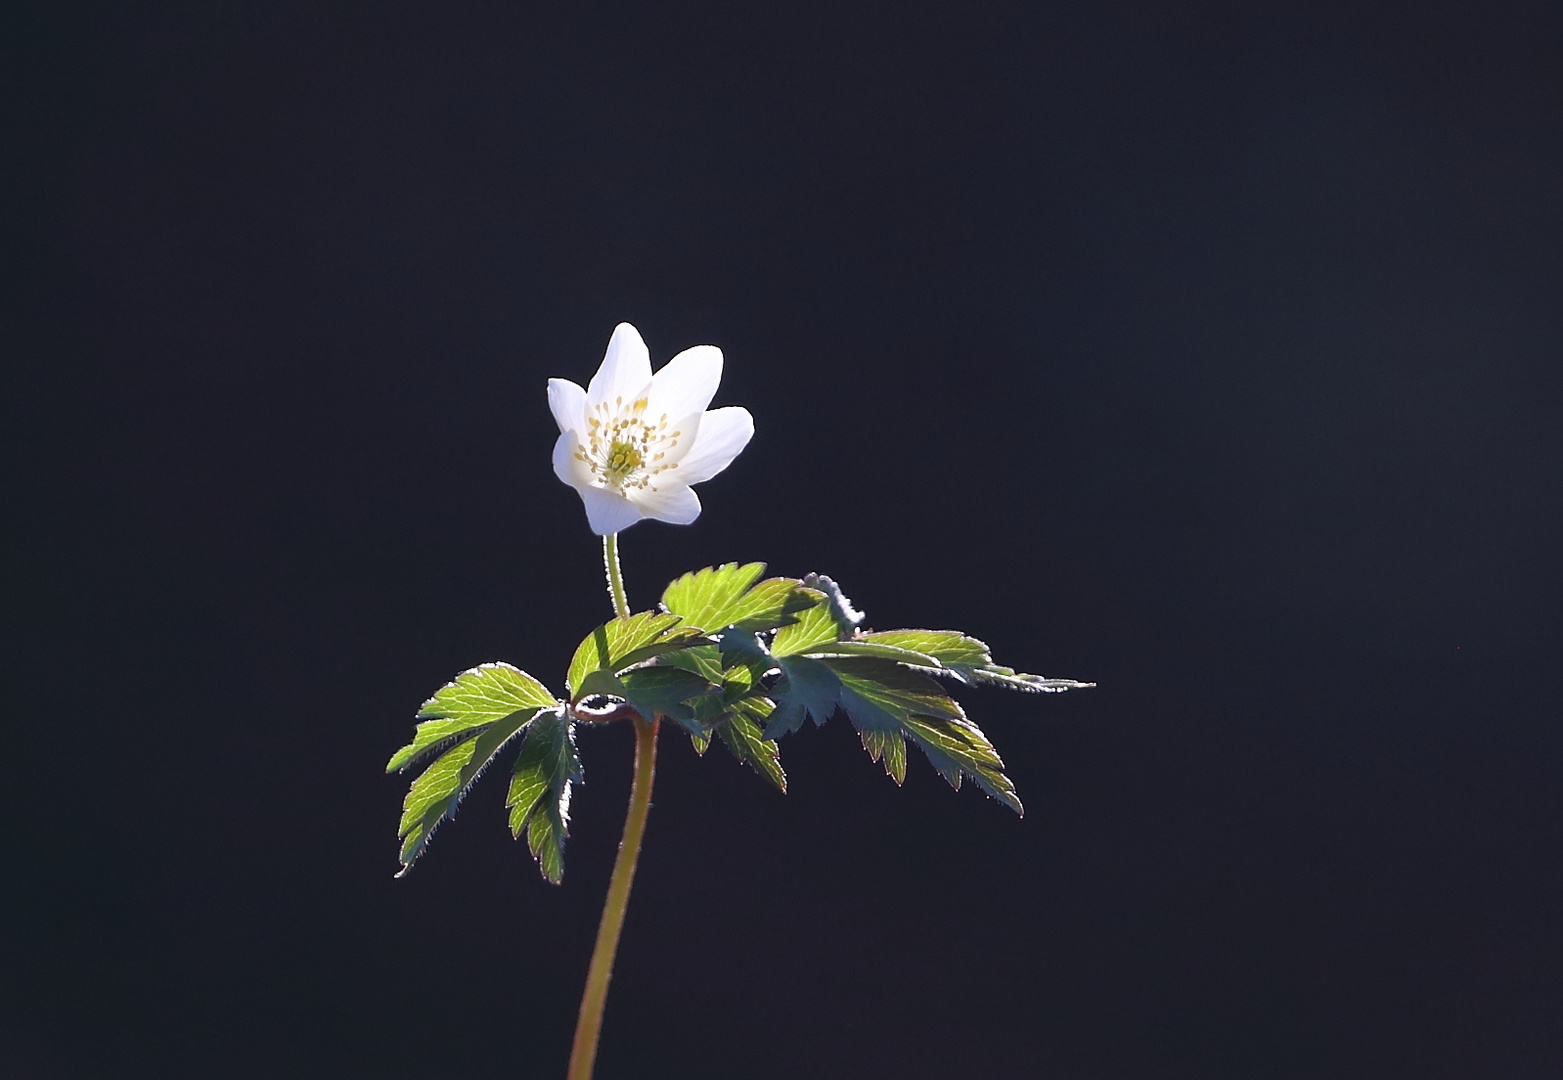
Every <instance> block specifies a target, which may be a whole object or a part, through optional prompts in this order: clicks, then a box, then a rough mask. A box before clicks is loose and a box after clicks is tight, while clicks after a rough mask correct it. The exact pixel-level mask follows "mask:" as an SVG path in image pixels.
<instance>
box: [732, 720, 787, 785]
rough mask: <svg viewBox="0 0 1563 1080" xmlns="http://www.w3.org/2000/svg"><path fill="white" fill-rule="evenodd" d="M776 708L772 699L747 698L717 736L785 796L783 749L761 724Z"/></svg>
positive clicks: (738, 757) (785, 775) (739, 758)
mask: <svg viewBox="0 0 1563 1080" xmlns="http://www.w3.org/2000/svg"><path fill="white" fill-rule="evenodd" d="M774 708H775V704H774V703H773V702H772V701H771V700H770V699H769V698H764V697H749V698H743V699H741V700H740V701H738V702H737V703H736V704H735V705H734V706H733V710H732V714H731V715H730V716H729V717H728V718H727V721H726V722H725V723H723V724H721V725H720V726H719V727H718V728H717V729H716V734H717V737H718V738H720V739H721V740H722V744H723V745H724V746H726V747H727V748H728V749H729V750H731V751H732V753H733V756H734V757H735V758H737V759H738V760H739V761H742V762H744V763H745V764H746V765H748V766H749V767H750V768H752V769H753V770H754V771H755V772H757V773H759V774H760V775H761V776H763V777H765V779H767V780H769V781H770V782H771V783H772V784H775V785H776V787H777V789H778V790H780V791H781V792H782V794H784V795H785V794H786V793H787V774H786V773H785V772H783V771H782V767H781V756H780V750H779V748H778V747H777V745H776V744H775V743H774V742H771V741H770V740H769V739H767V738H765V736H764V734H763V733H762V732H761V730H760V725H761V724H762V723H764V722H765V720H766V718H767V717H769V716H770V714H771V711H772V710H773V709H774Z"/></svg>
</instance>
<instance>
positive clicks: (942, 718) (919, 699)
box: [816, 656, 1021, 813]
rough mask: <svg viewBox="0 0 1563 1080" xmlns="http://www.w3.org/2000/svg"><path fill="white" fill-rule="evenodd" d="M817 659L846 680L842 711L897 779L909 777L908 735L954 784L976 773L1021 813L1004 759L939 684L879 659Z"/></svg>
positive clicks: (986, 786)
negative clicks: (903, 740) (907, 769)
mask: <svg viewBox="0 0 1563 1080" xmlns="http://www.w3.org/2000/svg"><path fill="white" fill-rule="evenodd" d="M816 663H819V664H822V665H824V666H826V667H829V668H830V670H831V671H832V672H833V673H834V674H835V675H836V677H837V678H838V679H839V680H840V681H841V691H840V695H839V697H840V702H841V708H842V711H843V712H845V713H846V714H847V716H848V718H849V719H851V721H852V723H853V726H855V727H856V728H857V729H858V733H859V736H860V737H861V739H862V741H863V747H864V749H866V750H867V751H868V753H869V756H870V757H872V758H873V759H874V760H876V761H879V760H883V761H884V763H885V771H886V772H888V773H889V774H890V775H891V777H892V778H894V779H895V781H896V783H900V782H901V781H902V780H903V779H904V778H905V776H906V749H905V745H904V743H903V742H902V739H903V737H904V738H905V739H908V740H910V741H911V742H913V743H915V744H916V745H917V747H918V748H919V749H920V750H922V751H923V753H924V754H926V755H927V756H928V760H929V761H931V762H932V763H933V766H934V768H935V769H937V770H938V771H939V773H940V775H942V776H943V777H944V778H945V779H946V780H948V781H949V782H950V785H951V786H952V787H955V788H957V789H959V788H960V786H961V777H962V776H970V777H971V778H972V779H973V780H974V781H975V782H976V783H977V785H978V786H979V787H981V788H982V790H984V791H986V792H987V793H988V794H989V795H991V796H993V797H994V798H995V799H998V800H999V801H1000V802H1002V803H1004V804H1005V805H1006V806H1008V807H1010V808H1011V809H1012V810H1014V811H1015V812H1016V813H1020V812H1021V805H1020V800H1019V799H1017V798H1016V797H1015V788H1014V785H1013V784H1011V783H1010V781H1009V778H1008V777H1007V776H1005V775H1004V771H1003V770H1004V762H1003V761H1001V760H1000V759H999V755H998V753H997V752H996V751H995V750H994V749H993V745H992V744H991V743H989V742H988V740H987V737H986V736H985V735H983V733H982V731H981V729H980V728H978V727H977V726H976V725H975V724H973V723H971V722H970V721H969V720H967V719H966V717H965V715H964V714H963V713H962V712H961V707H960V706H959V705H958V704H956V702H955V701H954V700H952V699H951V698H950V697H949V696H948V695H947V694H945V693H944V691H943V690H942V689H941V688H940V687H939V684H938V683H936V682H934V681H933V680H932V679H930V678H928V677H926V676H924V675H920V674H918V673H917V672H916V671H912V670H911V669H909V668H907V667H906V666H904V665H902V664H899V663H895V662H893V661H889V660H883V659H879V658H876V657H863V656H840V657H829V658H826V659H822V660H818V661H816Z"/></svg>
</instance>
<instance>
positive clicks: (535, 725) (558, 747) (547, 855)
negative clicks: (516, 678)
mask: <svg viewBox="0 0 1563 1080" xmlns="http://www.w3.org/2000/svg"><path fill="white" fill-rule="evenodd" d="M581 776H582V773H581V759H580V755H579V754H578V753H577V752H576V748H575V726H574V725H573V724H572V723H571V722H570V719H569V717H568V715H567V714H566V713H565V710H564V709H562V708H558V709H549V710H547V711H545V712H542V713H539V714H538V716H537V717H536V719H534V720H533V721H532V723H531V724H530V725H529V726H528V727H527V731H526V738H525V740H524V741H523V742H522V744H521V753H520V755H519V756H518V757H517V758H516V764H515V768H514V770H513V771H512V772H511V775H510V791H509V793H508V794H507V796H506V798H505V806H506V807H508V808H509V810H510V833H511V835H512V836H516V837H519V836H520V835H521V832H522V830H523V829H525V830H526V838H527V847H528V848H530V849H531V852H532V854H533V856H534V857H535V858H536V859H537V867H538V869H539V870H540V871H541V872H542V874H543V877H545V878H547V879H548V880H549V881H551V882H553V883H554V884H556V885H557V884H558V883H559V880H560V878H561V877H563V875H564V842H565V838H566V837H567V836H568V835H569V831H570V793H571V788H572V786H573V785H575V784H577V783H579V782H580V780H581Z"/></svg>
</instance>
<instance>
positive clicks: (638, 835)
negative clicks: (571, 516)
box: [567, 533, 658, 1080]
mask: <svg viewBox="0 0 1563 1080" xmlns="http://www.w3.org/2000/svg"><path fill="white" fill-rule="evenodd" d="M602 562H603V566H604V567H605V568H606V569H607V571H608V595H609V596H611V597H612V598H613V613H614V614H615V615H617V616H618V617H619V618H621V619H623V618H628V617H629V613H630V605H629V600H628V599H626V597H625V595H624V575H623V573H622V572H620V570H619V534H618V533H609V534H608V535H607V536H604V537H603V538H602ZM634 724H635V779H634V782H633V783H631V785H630V805H629V810H628V811H626V813H625V815H624V836H623V838H622V839H621V840H620V841H619V854H618V857H617V858H615V859H614V860H613V876H612V877H611V878H610V879H609V880H608V897H607V899H606V900H604V901H603V905H602V921H601V922H599V923H598V924H597V944H596V945H595V946H593V947H592V962H591V965H590V966H589V967H588V968H587V969H586V989H585V990H584V991H582V993H581V1012H580V1015H579V1017H578V1018H577V1019H576V1022H575V1043H574V1045H572V1046H571V1047H570V1071H569V1074H568V1077H567V1080H591V1075H592V1066H593V1065H594V1064H596V1061H597V1037H598V1036H599V1035H600V1034H601V1033H602V1010H603V1006H604V1005H606V1004H607V1001H608V981H609V980H610V979H612V978H613V958H614V956H615V955H616V954H617V953H618V951H619V933H620V932H621V931H622V930H623V929H624V911H625V908H627V907H628V906H629V902H630V886H631V885H633V884H634V883H635V863H636V861H637V860H638V859H639V858H640V842H641V839H642V838H643V837H644V836H645V835H646V815H647V813H648V812H650V810H651V785H652V782H653V781H654V780H655V779H656V775H657V725H658V719H657V718H656V717H655V716H653V717H651V718H650V719H649V720H647V719H643V718H642V717H639V716H636V717H634Z"/></svg>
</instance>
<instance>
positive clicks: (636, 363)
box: [586, 322, 651, 405]
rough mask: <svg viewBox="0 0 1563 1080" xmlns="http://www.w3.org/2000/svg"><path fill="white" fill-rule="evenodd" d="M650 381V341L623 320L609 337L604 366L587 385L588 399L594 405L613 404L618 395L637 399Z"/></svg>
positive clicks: (625, 398)
mask: <svg viewBox="0 0 1563 1080" xmlns="http://www.w3.org/2000/svg"><path fill="white" fill-rule="evenodd" d="M650 382H651V354H650V353H649V352H647V351H646V343H645V342H644V341H642V340H641V339H640V331H639V330H636V329H635V328H634V327H633V326H631V325H630V324H629V323H627V322H621V323H620V324H619V325H618V326H616V327H614V328H613V336H612V337H611V338H609V339H608V351H607V352H606V353H605V354H604V355H603V358H602V367H600V368H598V369H597V374H595V375H593V376H592V382H591V385H590V386H588V387H587V388H586V400H587V401H589V402H591V403H592V404H596V403H597V402H599V401H606V402H608V403H609V404H610V405H611V404H612V403H613V402H614V400H615V399H616V398H623V399H624V400H625V401H634V400H635V398H636V396H637V395H638V394H640V392H641V391H642V390H644V389H645V388H646V385H647V384H648V383H650Z"/></svg>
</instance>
